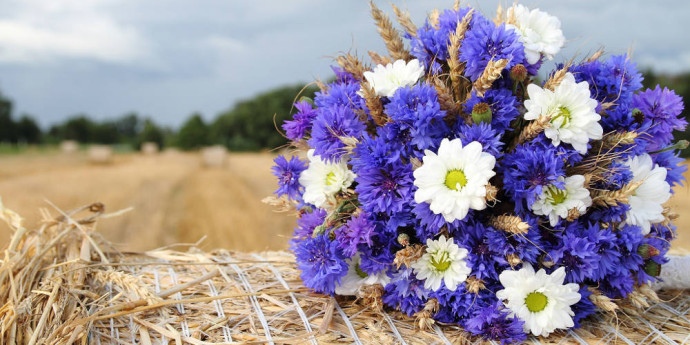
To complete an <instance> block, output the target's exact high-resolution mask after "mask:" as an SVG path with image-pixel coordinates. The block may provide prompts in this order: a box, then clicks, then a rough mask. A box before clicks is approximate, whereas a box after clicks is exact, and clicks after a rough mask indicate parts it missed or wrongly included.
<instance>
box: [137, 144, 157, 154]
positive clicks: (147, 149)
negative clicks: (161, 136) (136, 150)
mask: <svg viewBox="0 0 690 345" xmlns="http://www.w3.org/2000/svg"><path fill="white" fill-rule="evenodd" d="M158 151H159V148H158V144H157V143H154V142H145V143H143V144H141V153H143V154H144V155H147V156H153V155H157V154H158Z"/></svg>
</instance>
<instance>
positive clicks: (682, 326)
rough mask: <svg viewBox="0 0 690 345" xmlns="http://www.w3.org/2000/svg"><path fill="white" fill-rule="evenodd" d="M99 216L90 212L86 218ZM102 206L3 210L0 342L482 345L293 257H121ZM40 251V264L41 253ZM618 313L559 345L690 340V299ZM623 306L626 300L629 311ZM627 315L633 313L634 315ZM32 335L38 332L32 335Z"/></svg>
mask: <svg viewBox="0 0 690 345" xmlns="http://www.w3.org/2000/svg"><path fill="white" fill-rule="evenodd" d="M85 212H90V214H84V213H85ZM103 212H104V206H103V205H102V204H93V205H89V206H86V207H82V208H80V209H77V210H74V211H69V212H60V214H61V215H60V216H58V217H56V218H51V217H49V216H47V215H48V213H47V212H43V214H44V215H46V218H45V219H44V222H43V223H42V224H43V225H42V227H41V228H39V229H37V230H33V231H29V230H27V229H25V228H23V227H22V224H21V221H19V220H18V217H17V216H16V215H15V214H14V213H13V212H11V211H9V210H6V209H4V208H3V207H2V204H1V203H0V218H2V219H4V220H5V221H6V222H7V223H8V224H9V226H10V228H11V229H12V230H13V236H12V238H11V241H10V245H9V246H8V247H7V248H6V250H5V251H4V258H3V261H2V265H1V266H0V301H3V303H4V305H3V307H2V308H0V329H2V330H3V332H0V344H15V343H16V344H29V343H31V344H50V345H53V344H87V343H89V344H91V343H92V344H99V343H100V344H129V343H138V344H168V343H177V344H220V343H223V344H228V343H233V344H239V343H251V344H264V343H270V342H273V343H276V344H300V343H307V344H317V343H328V344H353V343H355V344H398V343H403V341H404V343H407V344H448V343H453V344H455V343H463V344H464V343H470V342H474V341H477V340H478V339H475V338H470V337H468V334H467V333H466V332H464V331H463V330H462V329H460V328H459V327H457V326H454V325H444V324H436V325H433V326H432V328H431V329H419V328H418V327H417V323H416V322H415V319H414V318H409V317H406V316H405V315H402V314H401V313H399V312H394V311H388V310H386V309H381V308H380V306H377V305H372V304H370V303H368V302H367V301H366V300H355V299H348V298H340V297H339V298H338V299H334V298H332V297H329V296H324V295H320V294H315V293H312V292H310V291H309V289H306V288H304V287H303V286H302V285H301V283H300V280H299V271H298V270H297V269H296V268H295V262H294V257H293V256H292V255H291V254H289V253H285V252H270V253H261V254H250V253H238V252H228V251H216V252H210V253H209V252H203V251H200V250H198V249H191V250H189V251H187V252H179V251H173V250H163V249H161V250H154V251H149V252H145V253H130V252H125V253H122V252H119V251H116V250H112V249H110V248H113V247H112V244H110V243H107V242H105V240H103V237H102V236H98V235H96V234H94V233H93V228H94V222H95V221H96V220H97V218H98V217H99V216H100V215H102V214H103ZM37 253H40V255H37ZM659 297H661V300H662V301H664V302H660V303H652V305H651V307H649V308H646V309H642V310H631V309H629V308H627V307H625V304H621V306H623V308H624V309H623V311H624V312H625V313H624V314H623V313H620V312H619V315H613V314H611V313H608V314H596V315H594V316H592V317H589V318H588V319H586V320H584V321H583V327H582V328H580V329H578V330H574V331H572V332H567V333H566V332H557V333H554V334H552V335H551V337H549V338H548V339H544V338H539V339H537V338H534V337H531V338H530V340H531V341H532V342H533V343H540V340H541V341H547V342H548V343H552V342H553V343H561V344H588V343H589V344H603V343H616V344H618V343H627V344H638V343H645V344H648V343H657V342H659V343H664V344H679V343H682V342H684V341H685V340H687V336H688V334H689V330H690V321H689V320H688V318H689V317H690V309H689V308H688V305H690V292H688V291H665V292H661V293H660V295H659ZM623 302H625V301H616V303H623ZM628 307H629V306H628ZM26 330H31V332H27V331H26Z"/></svg>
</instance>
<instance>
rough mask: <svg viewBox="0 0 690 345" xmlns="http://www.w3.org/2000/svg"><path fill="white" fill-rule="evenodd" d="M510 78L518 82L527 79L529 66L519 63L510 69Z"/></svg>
mask: <svg viewBox="0 0 690 345" xmlns="http://www.w3.org/2000/svg"><path fill="white" fill-rule="evenodd" d="M510 78H511V79H513V80H514V81H517V82H523V81H525V79H527V68H525V66H524V65H522V64H517V65H515V66H513V68H511V69H510Z"/></svg>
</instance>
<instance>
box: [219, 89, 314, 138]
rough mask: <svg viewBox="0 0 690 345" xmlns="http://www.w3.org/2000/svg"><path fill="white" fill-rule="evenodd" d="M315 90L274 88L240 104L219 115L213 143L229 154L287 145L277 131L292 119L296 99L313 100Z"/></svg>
mask: <svg viewBox="0 0 690 345" xmlns="http://www.w3.org/2000/svg"><path fill="white" fill-rule="evenodd" d="M317 90H318V88H317V87H315V86H310V87H306V88H305V86H304V84H300V85H294V86H285V87H281V88H277V89H274V90H271V91H268V92H265V93H262V94H259V95H258V96H256V97H254V98H252V99H249V100H245V101H241V102H239V103H238V104H237V105H236V106H235V107H233V108H232V109H231V110H228V111H226V112H224V113H222V114H220V115H219V117H218V118H217V119H216V121H215V122H214V123H213V124H212V125H211V137H212V138H213V142H215V143H218V144H222V145H225V146H227V147H228V148H230V149H232V150H258V149H261V148H275V147H278V146H282V145H284V144H285V143H287V140H286V139H285V138H284V137H283V136H282V135H281V132H280V131H282V130H280V131H279V129H280V126H281V125H282V124H283V122H284V121H285V120H288V119H290V118H291V115H290V114H291V110H292V104H293V103H294V101H295V98H297V97H298V96H307V97H313V95H314V92H316V91H317Z"/></svg>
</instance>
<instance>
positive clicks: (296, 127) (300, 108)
mask: <svg viewBox="0 0 690 345" xmlns="http://www.w3.org/2000/svg"><path fill="white" fill-rule="evenodd" d="M295 108H297V112H296V113H295V115H293V116H292V121H285V123H283V130H284V131H285V136H286V137H287V138H288V139H290V140H293V141H298V140H300V139H302V138H304V137H305V136H307V135H308V134H309V132H310V131H311V126H312V122H313V121H314V118H315V117H316V109H314V108H313V107H312V105H311V104H310V103H309V102H307V101H300V102H297V103H295Z"/></svg>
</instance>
